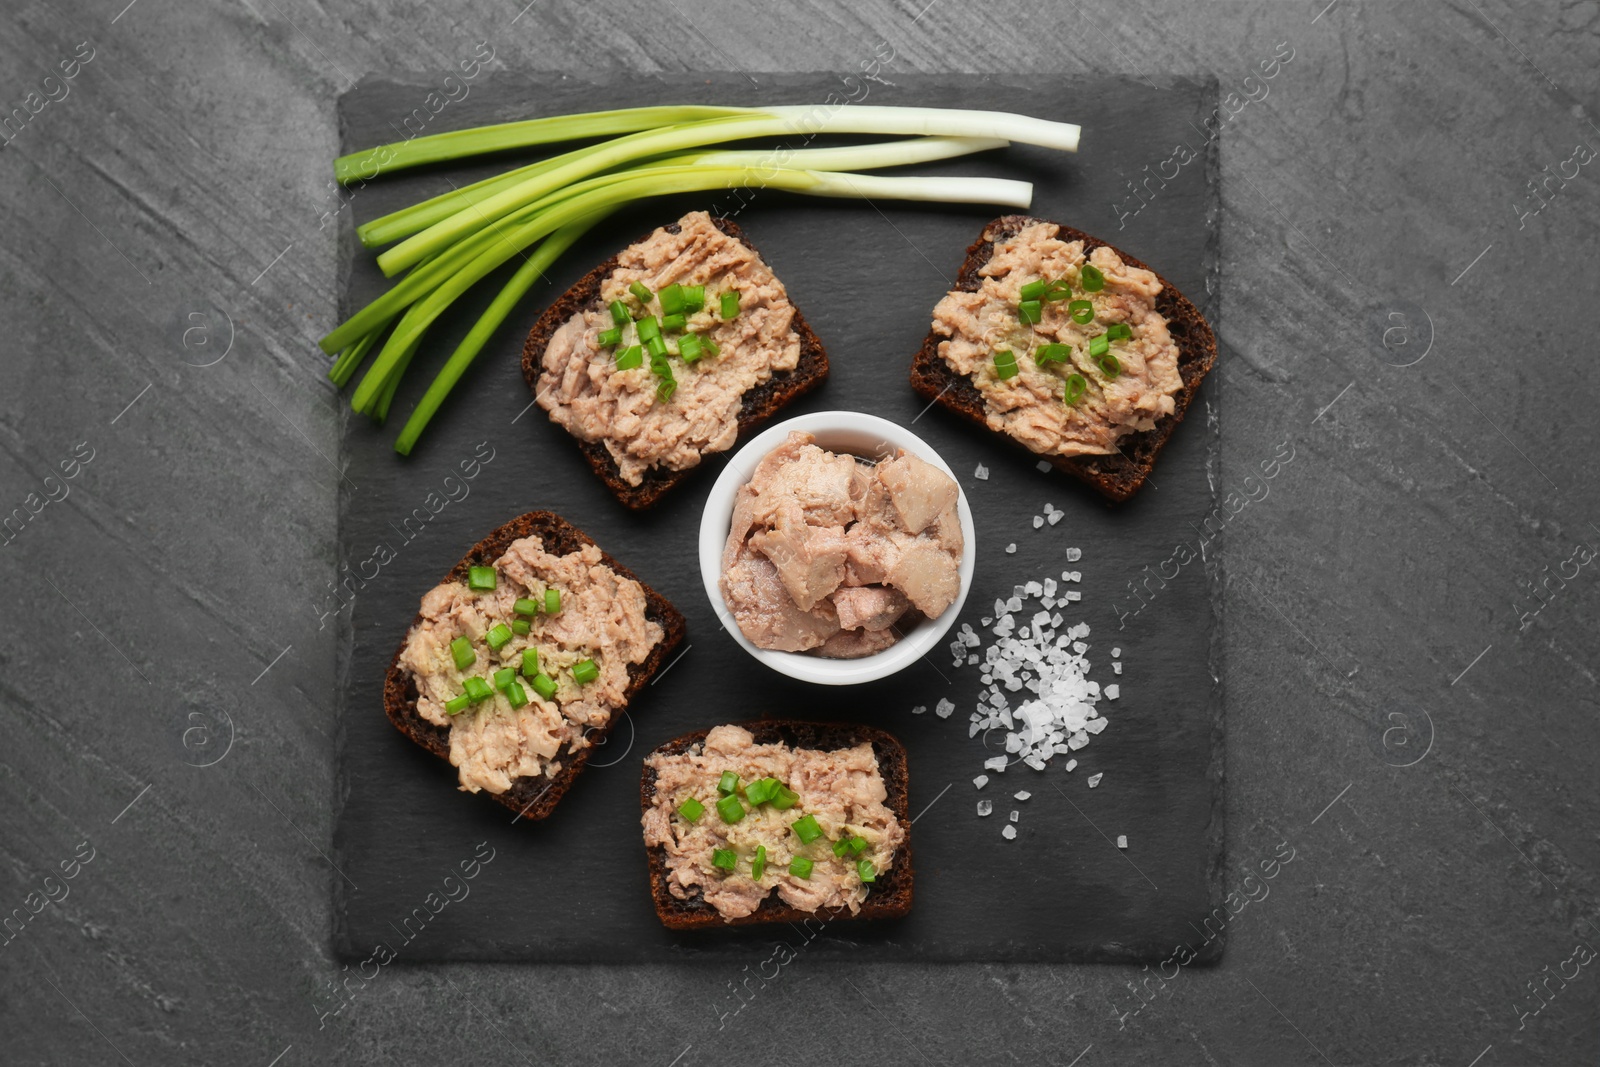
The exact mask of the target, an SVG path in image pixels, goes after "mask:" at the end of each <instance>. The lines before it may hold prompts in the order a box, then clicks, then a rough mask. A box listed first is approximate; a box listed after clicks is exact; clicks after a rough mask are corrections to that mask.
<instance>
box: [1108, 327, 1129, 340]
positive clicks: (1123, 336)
mask: <svg viewBox="0 0 1600 1067" xmlns="http://www.w3.org/2000/svg"><path fill="white" fill-rule="evenodd" d="M1106 336H1107V337H1108V338H1110V339H1111V340H1113V341H1126V340H1128V339H1130V338H1131V337H1133V327H1132V326H1129V325H1128V324H1127V323H1125V322H1113V323H1112V324H1111V325H1110V326H1107V327H1106Z"/></svg>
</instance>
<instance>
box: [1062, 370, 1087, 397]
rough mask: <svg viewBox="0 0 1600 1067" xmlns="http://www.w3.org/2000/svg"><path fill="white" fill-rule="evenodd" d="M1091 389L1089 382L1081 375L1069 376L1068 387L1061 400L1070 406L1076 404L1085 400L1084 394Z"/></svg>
mask: <svg viewBox="0 0 1600 1067" xmlns="http://www.w3.org/2000/svg"><path fill="white" fill-rule="evenodd" d="M1088 388H1089V383H1088V381H1087V380H1086V379H1085V378H1084V376H1083V375H1081V374H1069V375H1067V385H1066V388H1065V389H1064V390H1063V391H1062V396H1061V399H1063V400H1065V401H1066V402H1067V403H1069V404H1076V403H1077V402H1078V401H1079V400H1082V399H1083V394H1084V392H1085V391H1086V390H1087V389H1088Z"/></svg>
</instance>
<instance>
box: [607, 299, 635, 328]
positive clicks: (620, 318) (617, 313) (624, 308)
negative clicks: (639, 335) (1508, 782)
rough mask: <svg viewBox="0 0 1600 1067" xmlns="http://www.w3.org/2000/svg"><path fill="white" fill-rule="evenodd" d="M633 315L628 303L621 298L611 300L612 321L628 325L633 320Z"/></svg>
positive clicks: (619, 324) (620, 324)
mask: <svg viewBox="0 0 1600 1067" xmlns="http://www.w3.org/2000/svg"><path fill="white" fill-rule="evenodd" d="M632 319H633V316H632V315H631V314H629V312H628V305H627V304H624V303H623V302H622V301H620V300H613V301H611V321H612V322H614V323H616V324H617V325H618V326H626V325H628V323H629V322H630V321H632Z"/></svg>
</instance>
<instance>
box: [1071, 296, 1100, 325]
mask: <svg viewBox="0 0 1600 1067" xmlns="http://www.w3.org/2000/svg"><path fill="white" fill-rule="evenodd" d="M1067 314H1068V315H1071V316H1072V321H1073V322H1075V323H1077V324H1078V325H1079V326H1087V325H1089V323H1091V322H1093V321H1094V303H1093V302H1092V301H1089V300H1073V301H1071V302H1069V303H1068V304H1067Z"/></svg>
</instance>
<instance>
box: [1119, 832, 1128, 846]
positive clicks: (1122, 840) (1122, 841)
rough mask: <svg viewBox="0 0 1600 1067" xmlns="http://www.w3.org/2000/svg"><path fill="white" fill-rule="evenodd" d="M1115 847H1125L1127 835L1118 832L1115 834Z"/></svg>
mask: <svg viewBox="0 0 1600 1067" xmlns="http://www.w3.org/2000/svg"><path fill="white" fill-rule="evenodd" d="M1117 847H1118V848H1127V847H1128V835H1127V834H1118V835H1117Z"/></svg>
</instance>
